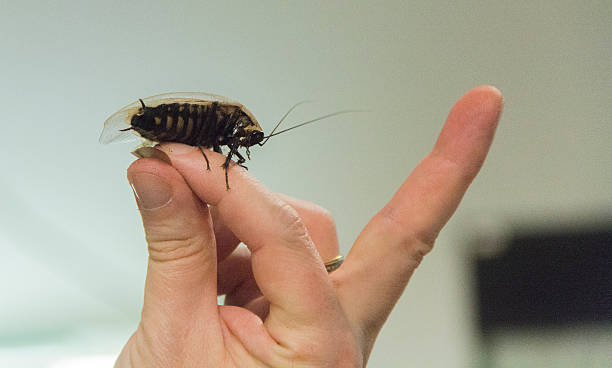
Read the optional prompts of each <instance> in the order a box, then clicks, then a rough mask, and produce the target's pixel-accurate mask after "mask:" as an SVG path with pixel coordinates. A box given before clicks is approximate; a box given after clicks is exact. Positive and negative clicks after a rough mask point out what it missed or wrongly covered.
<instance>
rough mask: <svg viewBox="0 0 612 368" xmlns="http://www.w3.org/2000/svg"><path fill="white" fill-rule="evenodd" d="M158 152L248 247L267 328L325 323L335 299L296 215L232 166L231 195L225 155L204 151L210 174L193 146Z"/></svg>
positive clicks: (164, 147)
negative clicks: (263, 302)
mask: <svg viewBox="0 0 612 368" xmlns="http://www.w3.org/2000/svg"><path fill="white" fill-rule="evenodd" d="M158 148H159V149H161V150H162V151H164V152H165V153H166V154H167V155H168V156H169V157H170V160H171V161H172V165H173V166H174V167H175V168H176V169H177V170H178V171H179V172H180V173H181V175H183V177H184V178H185V180H186V181H187V183H188V184H189V186H190V187H191V189H192V190H193V191H194V193H196V195H197V196H198V197H200V198H201V199H202V200H203V201H205V202H206V203H208V204H210V205H212V206H216V207H217V210H218V211H219V214H220V215H221V216H222V218H223V221H224V224H225V225H226V226H227V227H228V228H229V229H230V230H231V231H232V232H233V233H234V234H235V235H236V237H238V238H239V239H240V240H241V241H242V242H243V243H245V244H246V245H247V246H248V247H249V249H250V251H251V262H252V268H253V275H254V277H255V280H256V281H257V284H258V286H259V288H260V289H261V292H262V293H263V295H264V296H265V297H266V298H267V299H268V300H269V301H270V315H269V316H270V317H269V318H268V320H267V321H266V323H270V322H269V320H270V318H273V319H274V318H278V319H280V320H281V321H284V322H285V323H286V322H287V321H290V323H291V324H290V325H292V324H295V323H296V322H303V323H307V324H312V323H314V322H318V321H321V315H322V314H325V313H322V311H323V310H325V309H327V310H329V303H330V300H333V289H332V286H331V282H330V280H329V277H328V276H327V273H326V272H325V268H324V266H323V263H322V261H321V259H320V257H319V256H318V254H317V251H316V248H315V247H314V244H313V243H312V241H311V239H310V237H309V235H308V232H307V230H306V227H305V226H304V224H303V223H302V221H301V219H300V217H299V216H298V214H297V212H296V211H295V210H294V209H293V208H292V207H291V206H290V205H288V204H287V203H286V202H284V201H283V200H281V199H280V198H279V197H278V196H276V195H274V194H273V193H272V192H270V191H269V190H268V189H267V188H266V187H265V186H263V185H262V184H261V183H259V182H258V181H257V180H256V179H255V178H253V177H252V176H251V175H250V174H249V173H248V172H247V171H246V170H244V169H242V168H240V167H239V166H237V165H230V168H229V184H230V187H231V189H230V190H227V189H226V187H225V176H224V170H223V168H222V167H221V164H222V163H223V162H224V161H225V157H224V156H223V155H220V154H218V153H215V152H209V151H206V155H207V157H208V159H209V160H210V166H211V168H212V170H210V171H208V170H206V163H205V161H204V159H203V157H202V154H201V152H200V151H199V150H198V149H197V148H195V147H191V146H186V145H182V144H177V143H165V144H162V145H160V146H158ZM313 291H314V292H313ZM318 323H320V322H318ZM279 326H280V325H279Z"/></svg>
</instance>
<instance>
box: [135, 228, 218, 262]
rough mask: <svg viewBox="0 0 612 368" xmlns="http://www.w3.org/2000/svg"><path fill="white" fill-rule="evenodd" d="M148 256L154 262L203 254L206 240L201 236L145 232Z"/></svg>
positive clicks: (191, 257) (176, 259) (185, 258)
mask: <svg viewBox="0 0 612 368" xmlns="http://www.w3.org/2000/svg"><path fill="white" fill-rule="evenodd" d="M146 239H147V244H148V251H149V257H150V258H151V260H152V261H155V262H171V261H178V260H188V259H193V258H196V257H200V256H202V255H203V253H204V250H205V249H206V244H207V240H206V239H204V238H202V237H201V236H198V235H195V236H185V237H176V236H175V237H172V238H169V237H166V236H155V235H149V234H147V237H146Z"/></svg>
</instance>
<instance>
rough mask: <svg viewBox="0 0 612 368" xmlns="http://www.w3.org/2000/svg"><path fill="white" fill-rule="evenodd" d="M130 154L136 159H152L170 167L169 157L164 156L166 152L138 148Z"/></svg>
mask: <svg viewBox="0 0 612 368" xmlns="http://www.w3.org/2000/svg"><path fill="white" fill-rule="evenodd" d="M132 154H133V155H134V156H136V157H138V158H154V159H156V160H160V161H163V162H165V163H167V164H168V165H172V162H171V161H170V157H168V155H166V152H164V151H160V150H158V149H155V148H154V147H140V148H138V149H137V150H135V151H133V152H132Z"/></svg>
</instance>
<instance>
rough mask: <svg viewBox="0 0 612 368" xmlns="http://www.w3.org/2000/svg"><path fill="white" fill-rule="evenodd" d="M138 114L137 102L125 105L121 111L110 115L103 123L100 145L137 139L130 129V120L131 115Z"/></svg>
mask: <svg viewBox="0 0 612 368" xmlns="http://www.w3.org/2000/svg"><path fill="white" fill-rule="evenodd" d="M137 112H138V102H136V103H132V104H129V105H127V106H126V107H124V108H122V109H121V110H119V111H117V112H116V113H114V114H113V115H111V116H110V117H109V118H108V119H106V121H105V122H104V129H102V133H101V134H100V139H99V141H100V143H102V144H108V143H119V142H130V141H134V140H137V139H138V136H137V135H136V134H134V132H133V131H132V130H125V129H129V128H130V119H131V118H132V115H134V114H135V113H137Z"/></svg>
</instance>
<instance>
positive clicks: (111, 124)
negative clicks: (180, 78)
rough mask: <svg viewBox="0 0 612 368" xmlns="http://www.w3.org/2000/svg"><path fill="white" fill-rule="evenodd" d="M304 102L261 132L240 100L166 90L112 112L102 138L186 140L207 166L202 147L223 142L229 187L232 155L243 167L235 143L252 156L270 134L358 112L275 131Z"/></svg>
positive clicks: (102, 140) (105, 140)
mask: <svg viewBox="0 0 612 368" xmlns="http://www.w3.org/2000/svg"><path fill="white" fill-rule="evenodd" d="M304 102H306V101H303V102H300V103H297V104H295V105H294V106H292V107H291V108H290V109H289V111H287V112H286V113H285V115H284V116H283V117H282V118H281V119H280V120H279V122H278V123H277V124H276V126H275V127H274V129H273V130H272V132H270V134H268V135H267V136H265V135H264V133H263V130H262V129H261V126H260V125H259V123H258V122H257V119H255V116H253V114H252V113H251V112H250V111H249V110H248V109H247V108H246V107H244V106H243V105H242V104H240V103H239V102H236V101H232V100H231V99H229V98H227V97H223V96H219V95H214V94H209V93H201V92H178V93H164V94H160V95H156V96H151V97H147V98H142V99H138V101H135V102H133V103H131V104H129V105H127V106H125V107H124V108H122V109H121V110H119V111H117V112H116V113H114V114H113V115H112V116H111V117H109V118H108V119H107V120H106V122H105V123H104V129H103V130H102V134H101V135H100V143H103V144H107V143H111V142H121V141H126V140H130V137H136V136H139V137H140V138H142V139H144V142H143V145H145V146H147V145H153V144H155V143H159V142H178V143H184V144H188V145H190V146H196V147H198V148H199V149H200V152H202V155H203V156H204V160H205V161H206V168H207V169H208V170H210V162H209V161H208V157H206V153H205V152H204V148H207V149H211V148H212V149H213V150H214V151H215V152H218V153H221V154H223V151H222V150H221V147H222V146H227V147H228V148H229V152H228V153H227V156H226V158H225V162H224V163H223V165H222V167H223V169H224V170H225V186H226V188H227V190H229V189H230V186H229V179H228V174H227V171H228V168H229V165H230V163H231V162H232V157H234V156H236V157H237V158H238V159H237V161H236V163H237V164H238V165H240V166H242V167H244V168H245V169H246V166H244V165H243V164H244V163H245V162H246V160H245V158H244V156H242V154H241V153H240V152H239V151H238V149H239V148H245V150H246V155H247V157H248V158H249V159H251V153H250V150H249V148H250V147H251V146H254V145H256V144H257V145H259V146H263V145H264V144H266V142H267V141H268V140H269V139H270V137H273V136H275V135H278V134H281V133H284V132H287V131H289V130H292V129H295V128H298V127H300V126H303V125H306V124H310V123H314V122H315V121H319V120H322V119H326V118H329V117H332V116H335V115H339V114H343V113H347V112H354V111H356V110H343V111H337V112H334V113H331V114H328V115H324V116H321V117H318V118H316V119H312V120H309V121H306V122H303V123H300V124H297V125H295V126H293V127H291V128H287V129H284V130H281V131H278V132H277V131H276V129H278V127H279V126H280V125H281V123H282V122H283V121H284V120H285V118H286V117H287V116H288V115H289V113H291V111H293V109H295V108H296V107H297V106H298V105H300V104H302V103H304ZM125 133H128V134H127V135H126V134H125ZM132 133H136V135H134V134H132Z"/></svg>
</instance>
